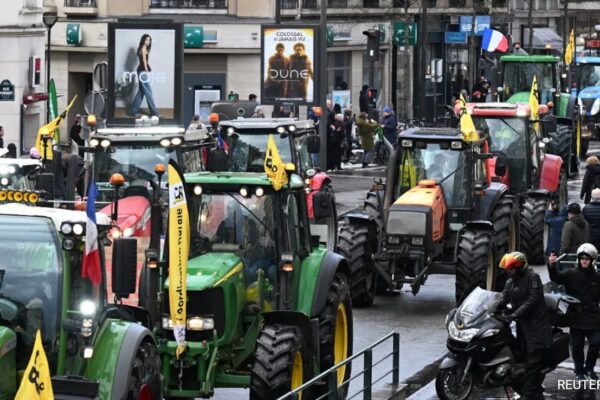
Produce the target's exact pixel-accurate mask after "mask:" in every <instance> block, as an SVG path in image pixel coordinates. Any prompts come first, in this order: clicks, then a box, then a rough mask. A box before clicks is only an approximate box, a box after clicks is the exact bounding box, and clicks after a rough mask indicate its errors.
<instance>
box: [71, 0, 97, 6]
mask: <svg viewBox="0 0 600 400" xmlns="http://www.w3.org/2000/svg"><path fill="white" fill-rule="evenodd" d="M65 7H96V0H65Z"/></svg>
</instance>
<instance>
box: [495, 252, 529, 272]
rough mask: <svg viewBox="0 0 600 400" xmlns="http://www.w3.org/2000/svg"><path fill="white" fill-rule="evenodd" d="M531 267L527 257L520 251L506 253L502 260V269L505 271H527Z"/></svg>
mask: <svg viewBox="0 0 600 400" xmlns="http://www.w3.org/2000/svg"><path fill="white" fill-rule="evenodd" d="M527 267H529V263H528V262H527V257H526V256H525V254H523V253H521V252H520V251H513V252H512V253H506V254H505V255H504V256H503V257H502V259H501V260H500V268H503V269H517V268H519V269H525V268H527Z"/></svg>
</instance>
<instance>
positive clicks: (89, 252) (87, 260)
mask: <svg viewBox="0 0 600 400" xmlns="http://www.w3.org/2000/svg"><path fill="white" fill-rule="evenodd" d="M97 197H98V188H97V187H96V182H94V180H93V178H92V181H91V182H90V187H89V189H88V198H87V206H86V214H87V222H86V228H85V254H84V256H83V269H82V271H81V276H82V277H84V278H88V279H89V280H91V281H92V283H93V284H94V286H98V285H100V282H101V281H102V271H101V269H100V250H99V249H98V226H97V224H96V198H97Z"/></svg>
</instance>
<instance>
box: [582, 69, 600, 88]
mask: <svg viewBox="0 0 600 400" xmlns="http://www.w3.org/2000/svg"><path fill="white" fill-rule="evenodd" d="M577 82H578V88H579V89H584V88H586V87H591V86H600V65H599V64H596V65H594V64H579V66H578V67H577Z"/></svg>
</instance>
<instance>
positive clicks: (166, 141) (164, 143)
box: [160, 139, 171, 147]
mask: <svg viewBox="0 0 600 400" xmlns="http://www.w3.org/2000/svg"><path fill="white" fill-rule="evenodd" d="M160 145H161V146H162V147H169V146H170V145H171V140H169V139H162V140H161V141H160Z"/></svg>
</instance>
